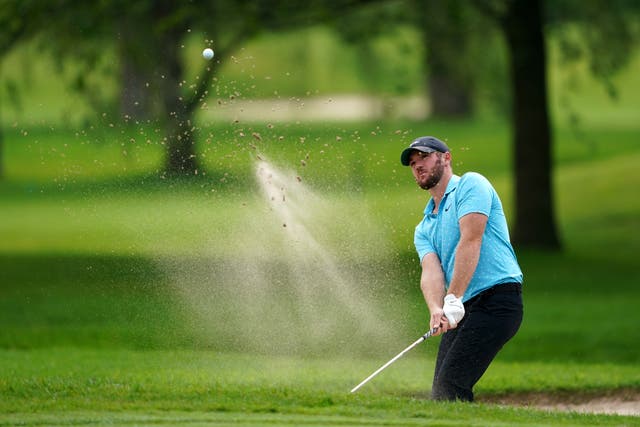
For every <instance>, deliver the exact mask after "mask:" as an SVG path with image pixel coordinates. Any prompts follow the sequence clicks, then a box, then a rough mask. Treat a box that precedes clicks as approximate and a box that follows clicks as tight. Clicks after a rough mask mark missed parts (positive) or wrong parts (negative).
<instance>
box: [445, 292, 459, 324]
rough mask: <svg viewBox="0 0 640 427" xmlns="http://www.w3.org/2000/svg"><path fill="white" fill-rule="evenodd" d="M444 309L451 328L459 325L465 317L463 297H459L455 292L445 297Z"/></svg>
mask: <svg viewBox="0 0 640 427" xmlns="http://www.w3.org/2000/svg"><path fill="white" fill-rule="evenodd" d="M442 311H444V315H445V316H446V317H447V320H448V321H449V328H451V329H453V328H455V327H456V326H458V322H459V321H461V320H462V318H463V317H464V305H463V304H462V298H458V297H456V296H455V295H453V294H447V295H446V296H445V297H444V307H442Z"/></svg>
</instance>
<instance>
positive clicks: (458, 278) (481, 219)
mask: <svg viewBox="0 0 640 427" xmlns="http://www.w3.org/2000/svg"><path fill="white" fill-rule="evenodd" d="M487 220H488V218H487V216H486V215H484V214H480V213H470V214H467V215H465V216H463V217H462V218H460V221H459V224H460V241H459V242H458V247H457V248H456V260H455V263H454V265H453V277H452V278H451V283H450V284H449V290H448V292H447V293H448V294H453V295H455V296H456V297H457V298H461V297H462V296H463V295H464V293H465V291H466V290H467V287H468V286H469V282H471V278H472V277H473V273H474V272H475V271H476V267H477V266H478V260H479V259H480V247H481V246H482V235H483V234H484V229H485V228H486V226H487Z"/></svg>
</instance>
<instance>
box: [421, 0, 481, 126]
mask: <svg viewBox="0 0 640 427" xmlns="http://www.w3.org/2000/svg"><path fill="white" fill-rule="evenodd" d="M414 7H415V8H416V11H417V12H418V13H417V14H416V16H417V17H419V22H417V23H416V27H417V28H418V29H420V30H421V33H422V34H423V40H424V46H425V49H426V55H425V64H426V70H427V73H426V76H427V87H428V90H429V97H430V100H431V113H432V114H433V115H434V116H437V117H451V118H456V117H469V116H471V115H472V113H473V90H474V76H475V70H474V69H473V67H471V66H470V65H471V64H470V62H471V51H470V50H471V39H472V38H473V37H475V36H478V34H476V33H473V32H472V28H471V25H470V21H471V19H472V17H471V16H470V15H471V14H472V12H473V9H471V8H469V7H468V6H467V5H466V4H465V3H463V2H460V1H459V0H416V4H415V6H414Z"/></svg>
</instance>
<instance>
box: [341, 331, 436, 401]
mask: <svg viewBox="0 0 640 427" xmlns="http://www.w3.org/2000/svg"><path fill="white" fill-rule="evenodd" d="M437 330H438V327H437V326H436V327H435V328H433V329H431V330H430V331H429V332H427V333H426V334H424V335H423V336H421V337H420V338H418V339H417V340H416V341H415V342H414V343H413V344H411V345H410V346H409V347H407V348H405V349H404V350H402V351H401V352H400V353H398V355H397V356H396V357H394V358H393V359H391V360H389V361H388V362H387V363H385V364H384V365H382V366H381V367H380V368H378V370H377V371H375V372H374V373H373V374H371V375H369V376H368V377H367V378H365V379H364V381H362V382H361V383H360V384H358V385H357V386H355V387H354V388H352V389H351V393H354V392H355V391H357V390H358V389H359V388H360V387H362V386H363V385H365V384H366V383H368V382H369V380H371V379H372V378H373V377H375V376H376V375H378V374H379V373H380V372H382V371H383V370H385V369H386V368H387V366H389V365H391V364H392V363H393V362H395V361H396V360H398V359H400V358H401V357H402V356H404V354H405V353H406V352H408V351H409V350H411V349H412V348H413V347H415V346H417V345H418V344H420V343H421V342H422V341H424V340H426V339H427V338H429V337H430V336H431V335H433V334H435V333H436V331H437Z"/></svg>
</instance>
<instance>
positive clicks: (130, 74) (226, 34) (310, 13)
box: [0, 0, 362, 175]
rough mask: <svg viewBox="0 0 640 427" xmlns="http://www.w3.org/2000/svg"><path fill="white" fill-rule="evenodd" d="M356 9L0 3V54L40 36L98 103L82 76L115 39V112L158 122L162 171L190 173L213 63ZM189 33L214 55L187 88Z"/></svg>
mask: <svg viewBox="0 0 640 427" xmlns="http://www.w3.org/2000/svg"><path fill="white" fill-rule="evenodd" d="M360 3H362V1H354V0H333V1H330V2H328V1H321V0H309V1H307V2H306V3H305V5H304V7H303V8H292V7H291V5H290V3H289V2H286V1H284V0H215V1H214V0H211V1H204V0H202V1H196V0H193V1H188V2H176V1H173V0H140V1H136V2H130V1H125V0H106V1H101V2H85V1H82V0H51V1H47V2H43V1H38V0H2V7H1V8H0V10H2V12H1V14H0V25H2V28H3V31H4V28H9V29H10V30H11V31H10V32H8V34H3V36H2V39H0V42H1V43H2V45H0V47H2V51H0V52H2V53H3V54H4V53H6V52H7V51H8V49H10V48H11V47H12V46H13V45H14V44H15V43H16V42H17V41H21V40H26V39H31V38H36V37H40V38H41V40H46V43H43V44H42V46H43V47H44V48H46V49H49V50H50V51H52V52H54V55H55V56H56V57H57V58H59V59H60V61H62V59H63V58H65V57H73V58H74V63H75V64H76V65H79V66H80V67H79V68H78V71H77V72H76V74H75V77H76V79H75V85H76V87H77V88H78V89H81V90H82V89H84V90H85V93H86V94H87V95H88V96H89V97H91V96H93V97H94V99H95V100H97V99H98V98H99V97H97V96H95V92H94V91H93V90H94V89H95V88H90V87H89V85H88V83H87V81H86V75H88V74H90V73H88V72H87V71H88V70H91V69H92V68H94V67H95V66H96V63H97V61H98V59H99V58H100V55H101V54H102V53H103V49H102V47H103V46H104V47H105V49H106V48H110V47H112V46H114V45H115V44H116V43H114V40H118V43H117V51H118V56H119V58H120V64H119V65H120V70H121V71H120V72H121V78H122V80H121V84H122V91H121V92H122V96H121V99H120V107H121V108H122V112H123V113H124V114H126V115H129V114H136V115H137V116H138V117H140V115H141V114H145V113H148V114H150V115H151V116H152V117H153V118H154V119H155V120H157V121H158V123H160V124H161V125H162V126H163V129H164V130H165V135H166V136H165V139H164V141H163V143H164V144H165V145H166V163H165V171H166V172H167V173H169V174H172V175H189V174H193V173H195V172H196V171H197V170H198V167H199V165H198V161H197V156H196V152H195V132H196V131H197V127H196V126H195V123H194V114H195V111H196V109H197V107H198V106H199V105H201V103H202V102H203V100H204V98H205V97H206V96H207V95H208V90H209V87H210V86H211V82H212V79H213V77H214V75H215V73H216V72H217V67H216V64H217V63H219V62H222V61H224V60H226V59H228V58H229V57H230V56H231V54H232V53H233V52H234V50H235V49H237V48H238V47H239V46H240V45H241V44H242V43H245V42H246V41H248V40H250V39H251V38H252V37H255V36H256V35H257V34H258V33H259V32H261V31H264V30H275V31H279V30H285V29H291V28H295V27H302V26H308V25H312V24H317V23H319V22H321V21H323V20H326V19H328V18H329V17H332V16H335V15H336V14H339V13H342V12H344V11H345V10H347V9H348V8H350V7H354V6H357V5H359V4H360ZM196 33H198V34H204V35H205V36H206V37H207V38H208V42H209V43H210V44H211V47H212V48H214V50H215V54H216V57H215V59H214V60H213V61H211V62H203V63H204V65H203V66H202V68H201V70H200V71H199V72H198V73H196V81H195V83H193V84H189V83H188V82H187V71H188V67H187V64H186V63H187V62H188V61H186V58H184V55H183V52H184V50H183V46H184V44H185V43H186V41H187V40H188V38H189V37H190V36H192V35H193V34H196ZM203 61H204V60H203ZM141 85H144V88H141Z"/></svg>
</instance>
